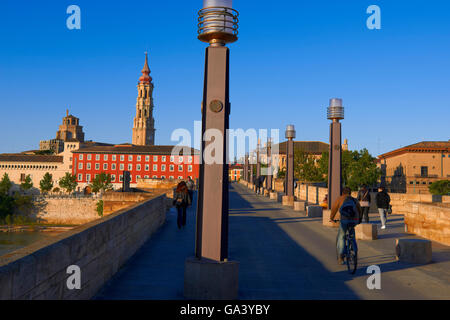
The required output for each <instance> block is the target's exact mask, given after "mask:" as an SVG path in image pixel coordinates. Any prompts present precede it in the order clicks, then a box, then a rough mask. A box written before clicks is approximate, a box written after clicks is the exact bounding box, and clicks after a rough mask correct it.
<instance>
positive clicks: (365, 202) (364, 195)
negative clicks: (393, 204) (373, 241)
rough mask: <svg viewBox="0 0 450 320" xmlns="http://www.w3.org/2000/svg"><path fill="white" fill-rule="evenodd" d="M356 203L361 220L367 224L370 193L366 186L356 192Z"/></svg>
mask: <svg viewBox="0 0 450 320" xmlns="http://www.w3.org/2000/svg"><path fill="white" fill-rule="evenodd" d="M358 201H359V205H360V206H361V210H362V218H363V219H364V222H366V223H369V208H370V201H371V199H370V191H369V189H367V186H366V185H364V186H363V187H362V188H361V190H359V192H358Z"/></svg>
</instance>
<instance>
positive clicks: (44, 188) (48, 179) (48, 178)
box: [39, 172, 53, 193]
mask: <svg viewBox="0 0 450 320" xmlns="http://www.w3.org/2000/svg"><path fill="white" fill-rule="evenodd" d="M39 187H40V189H41V192H42V193H47V192H49V191H50V190H52V188H53V176H52V175H51V174H50V173H48V172H47V173H45V175H44V177H43V178H42V180H41V181H40V182H39Z"/></svg>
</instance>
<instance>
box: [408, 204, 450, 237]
mask: <svg viewBox="0 0 450 320" xmlns="http://www.w3.org/2000/svg"><path fill="white" fill-rule="evenodd" d="M404 216H405V225H406V227H405V228H406V231H407V232H408V233H415V234H417V235H419V236H421V237H424V238H427V239H429V240H434V241H438V242H441V243H443V244H446V245H450V207H447V206H444V205H434V204H425V203H407V204H406V205H405V208H404Z"/></svg>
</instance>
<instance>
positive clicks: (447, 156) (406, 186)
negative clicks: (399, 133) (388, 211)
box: [378, 141, 450, 193]
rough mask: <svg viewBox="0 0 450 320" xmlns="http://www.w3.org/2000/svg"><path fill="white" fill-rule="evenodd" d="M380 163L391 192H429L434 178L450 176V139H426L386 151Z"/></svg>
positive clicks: (383, 181)
mask: <svg viewBox="0 0 450 320" xmlns="http://www.w3.org/2000/svg"><path fill="white" fill-rule="evenodd" d="M378 166H379V168H381V170H382V173H383V175H382V178H381V183H382V184H384V185H386V187H387V188H388V190H389V191H390V192H400V193H404V192H407V193H429V191H428V186H429V185H430V184H432V183H433V182H434V181H437V180H443V179H449V178H450V141H423V142H419V143H415V144H412V145H409V146H406V147H403V148H399V149H396V150H393V151H390V152H387V153H384V154H382V155H379V156H378Z"/></svg>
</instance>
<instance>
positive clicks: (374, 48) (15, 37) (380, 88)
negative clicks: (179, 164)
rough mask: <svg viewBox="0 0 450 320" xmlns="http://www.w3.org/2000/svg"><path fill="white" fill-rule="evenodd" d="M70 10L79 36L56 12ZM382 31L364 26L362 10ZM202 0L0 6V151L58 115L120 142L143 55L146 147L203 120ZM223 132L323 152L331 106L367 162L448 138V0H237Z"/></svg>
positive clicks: (38, 133)
mask: <svg viewBox="0 0 450 320" xmlns="http://www.w3.org/2000/svg"><path fill="white" fill-rule="evenodd" d="M71 4H76V5H78V6H79V7H80V8H81V30H68V29H67V27H66V19H67V17H68V14H66V9H67V7H68V6H69V5H71ZM372 4H376V5H378V6H380V8H381V19H382V29H381V30H369V29H367V27H366V20H367V18H368V16H369V15H368V14H367V13H366V9H367V7H368V6H369V5H372ZM201 5H202V1H201V0H197V1H181V0H174V1H153V0H146V1H140V0H129V1H93V0H90V1H84V0H73V1H62V0H58V1H56V0H55V1H48V0H47V1H45V0H44V1H21V2H18V1H12V0H2V1H1V3H0V39H1V41H0V111H1V116H0V135H1V136H2V139H1V142H0V153H3V152H20V151H23V150H29V149H37V148H38V146H39V140H43V139H50V138H54V136H55V134H56V131H57V130H58V126H59V124H60V123H61V121H62V117H63V116H64V115H65V110H66V108H69V110H70V113H72V114H74V115H75V116H77V117H79V118H80V122H81V125H83V126H84V131H85V134H86V139H89V140H96V141H102V142H110V143H123V142H131V133H132V131H131V128H132V121H133V117H134V115H135V103H136V95H137V90H136V84H137V81H138V78H139V76H140V70H141V69H142V66H143V63H144V52H145V51H148V52H149V63H150V69H151V76H152V77H153V82H154V84H155V90H154V102H155V110H154V117H155V121H156V129H157V131H156V143H157V144H174V142H171V141H170V135H171V133H172V131H173V130H174V129H177V128H186V129H188V130H191V131H193V126H194V123H193V122H194V121H195V120H200V119H201V114H200V102H201V100H202V89H203V88H202V86H203V63H204V54H205V47H206V45H205V44H204V43H202V42H200V41H198V40H197V39H196V34H197V30H196V23H197V21H196V19H197V11H198V9H200V8H201ZM234 6H235V8H236V9H237V10H239V12H240V26H239V35H240V37H239V41H238V42H236V43H234V44H231V45H229V47H230V49H231V66H230V72H231V77H230V81H231V84H230V85H231V87H230V97H231V103H232V111H231V118H230V127H231V128H243V129H248V128H268V129H269V128H280V129H281V130H282V132H281V136H284V134H283V132H284V128H285V126H286V125H287V124H290V123H292V124H294V125H295V126H296V129H297V138H296V140H318V141H324V142H327V140H328V135H329V128H328V126H329V121H328V120H327V119H326V107H327V105H328V100H329V99H330V98H332V97H339V98H342V99H343V101H344V106H345V113H346V118H345V120H343V138H348V139H349V145H350V149H361V148H364V147H366V148H367V149H369V151H370V152H371V153H372V154H373V155H378V154H380V153H383V152H387V151H390V150H392V149H395V148H398V147H401V146H405V145H408V144H412V143H416V142H419V141H422V140H448V139H450V129H449V127H450V126H449V123H450V90H449V88H450V87H449V74H450V3H449V2H448V1H445V0H440V1H439V0H436V1H433V0H432V1H422V0H421V1H414V0H409V1H403V0H395V1H392V0H390V1H376V0H371V1H365V0H354V1H350V0H348V1H334V0H333V1H331V0H330V1H299V0H297V1H283V2H275V1H266V0H261V1H253V0H245V1H242V0H241V1H239V0H235V1H234Z"/></svg>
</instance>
